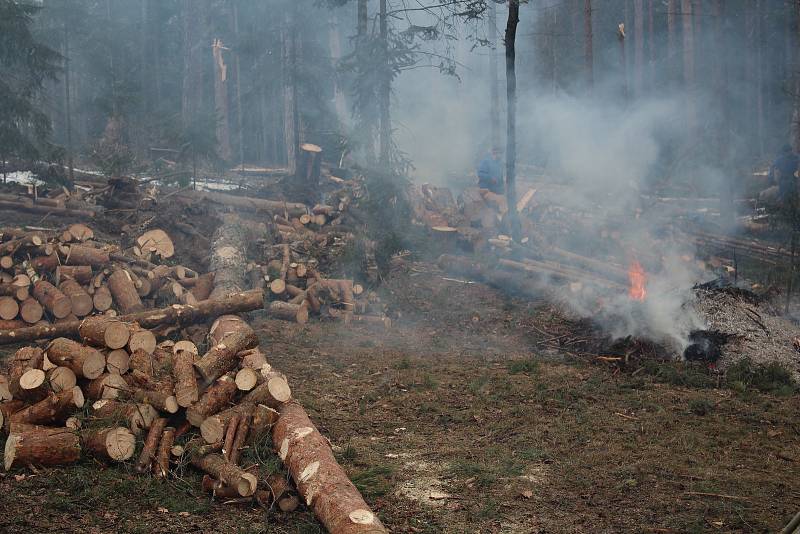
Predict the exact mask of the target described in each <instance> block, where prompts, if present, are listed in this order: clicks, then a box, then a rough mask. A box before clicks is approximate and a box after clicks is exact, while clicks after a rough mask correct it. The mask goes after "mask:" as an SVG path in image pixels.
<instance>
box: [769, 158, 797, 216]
mask: <svg viewBox="0 0 800 534" xmlns="http://www.w3.org/2000/svg"><path fill="white" fill-rule="evenodd" d="M799 162H800V160H798V157H797V154H795V153H794V151H793V150H792V147H791V146H789V145H784V146H783V147H782V148H781V151H780V152H779V153H778V156H777V157H776V158H775V161H773V162H772V166H770V168H769V183H770V185H772V186H777V188H778V191H777V193H778V200H779V201H780V202H786V201H787V200H790V199H792V198H794V197H795V196H796V195H797V177H796V176H795V173H796V172H797V169H798V163H799Z"/></svg>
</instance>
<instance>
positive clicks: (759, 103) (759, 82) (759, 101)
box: [755, 0, 766, 157]
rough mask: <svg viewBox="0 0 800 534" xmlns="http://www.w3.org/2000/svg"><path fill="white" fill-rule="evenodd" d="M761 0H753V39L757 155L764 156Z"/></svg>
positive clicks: (763, 75) (763, 71)
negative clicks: (754, 45) (754, 47)
mask: <svg viewBox="0 0 800 534" xmlns="http://www.w3.org/2000/svg"><path fill="white" fill-rule="evenodd" d="M761 2H762V0H756V1H755V11H756V12H755V17H756V20H755V32H756V34H755V41H756V43H755V44H756V50H755V54H756V64H755V67H756V77H755V80H756V115H757V116H756V127H757V135H758V152H759V156H760V157H763V156H764V121H765V119H764V77H765V75H766V73H765V70H764V43H763V40H764V24H763V21H762V16H763V15H762V10H761V6H762V3H761Z"/></svg>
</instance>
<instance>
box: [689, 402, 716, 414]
mask: <svg viewBox="0 0 800 534" xmlns="http://www.w3.org/2000/svg"><path fill="white" fill-rule="evenodd" d="M713 409H714V403H713V402H711V401H709V400H708V399H692V400H690V401H689V411H690V412H692V413H693V414H695V415H708V414H709V413H711V410H713Z"/></svg>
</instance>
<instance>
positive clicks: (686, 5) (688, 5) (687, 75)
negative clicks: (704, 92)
mask: <svg viewBox="0 0 800 534" xmlns="http://www.w3.org/2000/svg"><path fill="white" fill-rule="evenodd" d="M681 3H682V5H681V18H682V21H683V81H684V83H685V84H686V89H687V90H689V91H692V90H693V89H694V25H693V23H694V20H693V18H694V17H693V16H692V0H682V2H681Z"/></svg>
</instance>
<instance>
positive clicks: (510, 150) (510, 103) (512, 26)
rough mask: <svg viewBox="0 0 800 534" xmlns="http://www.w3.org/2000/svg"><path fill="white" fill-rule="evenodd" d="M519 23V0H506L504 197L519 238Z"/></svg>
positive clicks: (516, 236) (515, 232) (513, 229)
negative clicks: (517, 181) (516, 65)
mask: <svg viewBox="0 0 800 534" xmlns="http://www.w3.org/2000/svg"><path fill="white" fill-rule="evenodd" d="M518 23H519V0H508V23H507V24H506V35H505V46H506V120H507V132H506V198H507V200H508V220H509V223H510V225H511V235H512V237H513V238H514V239H515V240H519V239H520V233H521V228H520V223H519V217H518V214H517V185H516V170H517V169H516V162H517V126H516V124H517V123H516V120H517V116H516V115H517V75H516V70H515V61H516V49H515V45H516V39H517V24H518Z"/></svg>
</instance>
